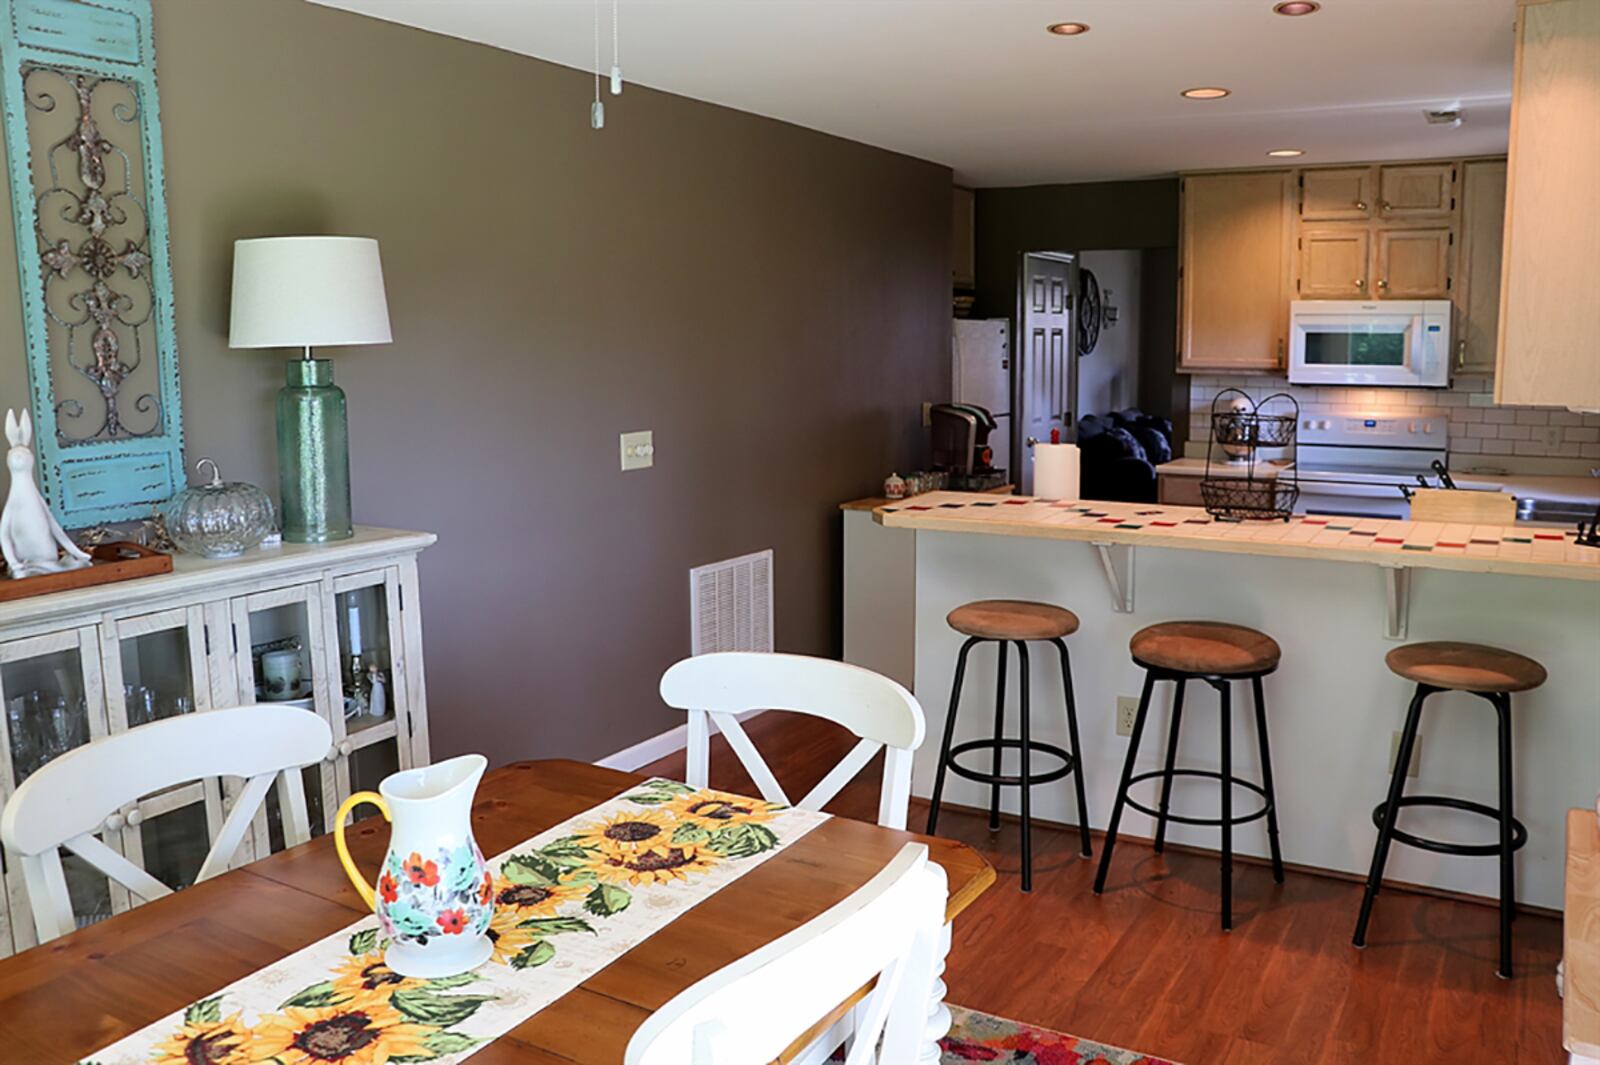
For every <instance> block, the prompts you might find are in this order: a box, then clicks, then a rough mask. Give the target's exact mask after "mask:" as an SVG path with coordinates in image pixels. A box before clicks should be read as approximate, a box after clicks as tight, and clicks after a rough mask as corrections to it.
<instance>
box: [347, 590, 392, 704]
mask: <svg viewBox="0 0 1600 1065" xmlns="http://www.w3.org/2000/svg"><path fill="white" fill-rule="evenodd" d="M334 609H335V613H336V616H337V618H338V623H339V665H340V687H341V689H342V691H343V692H344V718H345V732H346V733H347V734H353V733H356V732H360V731H361V730H363V729H368V728H371V727H372V726H374V725H377V724H381V723H382V722H384V721H388V720H390V719H391V718H393V716H394V683H393V676H394V675H393V673H392V672H391V662H392V657H391V650H390V647H389V611H388V601H387V599H386V589H385V587H384V585H383V584H373V585H368V586H367V587H364V588H352V589H351V590H350V591H347V592H340V593H339V595H338V596H337V597H335V600H334Z"/></svg>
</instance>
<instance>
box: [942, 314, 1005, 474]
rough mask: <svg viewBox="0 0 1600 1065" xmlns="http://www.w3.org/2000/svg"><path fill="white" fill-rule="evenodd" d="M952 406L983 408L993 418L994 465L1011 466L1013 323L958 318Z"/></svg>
mask: <svg viewBox="0 0 1600 1065" xmlns="http://www.w3.org/2000/svg"><path fill="white" fill-rule="evenodd" d="M950 356H951V357H950V377H951V381H950V396H951V400H950V401H951V402H952V403H967V404H971V405H972V406H974V407H982V408H983V409H984V410H986V411H988V412H989V415H990V417H992V418H993V419H994V423H995V429H994V432H992V433H990V434H989V446H990V447H992V448H993V449H994V464H995V466H996V467H997V468H1000V469H1005V468H1006V467H1008V466H1010V465H1011V322H1010V320H1009V319H1006V318H957V319H955V320H954V322H953V323H952V325H951V330H950Z"/></svg>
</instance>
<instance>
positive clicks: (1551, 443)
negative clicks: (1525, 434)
mask: <svg viewBox="0 0 1600 1065" xmlns="http://www.w3.org/2000/svg"><path fill="white" fill-rule="evenodd" d="M1533 442H1534V443H1536V444H1543V445H1544V446H1545V447H1547V448H1550V449H1551V450H1552V451H1553V450H1555V449H1556V448H1559V447H1560V446H1561V426H1559V425H1535V426H1534V427H1533Z"/></svg>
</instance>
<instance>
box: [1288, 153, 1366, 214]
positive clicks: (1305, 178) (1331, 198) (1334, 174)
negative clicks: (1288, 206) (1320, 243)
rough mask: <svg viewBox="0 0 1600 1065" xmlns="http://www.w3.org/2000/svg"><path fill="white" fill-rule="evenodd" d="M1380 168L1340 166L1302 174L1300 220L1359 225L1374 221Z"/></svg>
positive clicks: (1305, 171) (1302, 172)
mask: <svg viewBox="0 0 1600 1065" xmlns="http://www.w3.org/2000/svg"><path fill="white" fill-rule="evenodd" d="M1376 185H1377V168H1376V167H1372V166H1341V167H1330V168H1327V169H1320V170H1302V171H1301V172H1300V219H1301V221H1304V222H1356V221H1363V220H1365V219H1368V218H1371V217H1372V207H1373V203H1374V201H1375V200H1376V199H1377V197H1376V196H1375V195H1374V190H1375V188H1376Z"/></svg>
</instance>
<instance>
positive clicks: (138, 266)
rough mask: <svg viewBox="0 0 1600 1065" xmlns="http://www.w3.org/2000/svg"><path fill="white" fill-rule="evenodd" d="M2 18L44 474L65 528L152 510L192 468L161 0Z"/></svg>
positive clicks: (50, 5)
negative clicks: (161, 80) (175, 293)
mask: <svg viewBox="0 0 1600 1065" xmlns="http://www.w3.org/2000/svg"><path fill="white" fill-rule="evenodd" d="M0 17H3V20H4V21H3V23H0V66H3V69H0V102H3V105H4V119H5V146H6V157H7V165H8V169H9V173H10V179H11V199H12V214H13V217H14V219H15V222H16V234H17V263H18V267H19V270H18V273H19V276H20V279H21V285H22V311H23V328H24V333H25V338H24V339H25V341H26V347H27V358H28V381H29V387H30V390H31V392H32V395H31V397H30V400H31V406H32V410H33V420H34V425H35V437H34V439H35V450H36V451H37V452H38V455H39V481H40V485H41V487H42V488H43V489H44V493H45V497H46V498H47V499H48V500H49V501H50V505H51V507H52V508H53V509H54V510H55V512H56V516H57V517H58V518H60V520H61V523H62V524H63V525H65V526H67V527H68V528H75V527H78V526H83V525H90V524H94V523H98V522H104V521H121V520H127V519H132V518H142V517H145V516H148V515H149V513H150V510H151V507H152V506H153V505H154V504H155V503H159V502H161V501H163V500H165V499H167V498H169V497H170V496H171V495H172V494H173V493H174V492H175V491H176V490H177V489H178V488H179V487H181V485H182V483H183V412H182V408H181V395H180V390H179V381H178V348H177V342H176V337H175V332H174V327H173V310H172V271H171V264H170V261H169V251H168V240H167V210H166V191H165V179H164V176H163V169H162V152H161V110H160V100H159V97H158V94H157V91H156V70H155V43H154V38H153V36H152V33H151V9H150V0H93V2H89V0H0ZM0 350H3V348H0ZM5 405H11V406H17V405H20V404H19V403H18V402H17V398H14V397H9V396H7V397H0V406H5Z"/></svg>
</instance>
